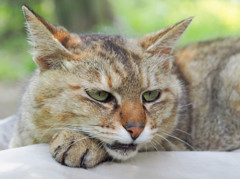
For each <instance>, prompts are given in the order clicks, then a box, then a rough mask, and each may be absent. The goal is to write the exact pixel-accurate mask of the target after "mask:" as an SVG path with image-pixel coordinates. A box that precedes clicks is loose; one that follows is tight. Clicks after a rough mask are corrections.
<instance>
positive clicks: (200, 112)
mask: <svg viewBox="0 0 240 179" xmlns="http://www.w3.org/2000/svg"><path fill="white" fill-rule="evenodd" d="M23 11H24V14H25V18H26V21H27V27H28V31H29V37H30V41H31V45H32V46H33V60H34V61H35V62H36V64H37V65H38V67H39V68H38V70H37V71H36V73H35V75H34V76H33V77H32V79H31V82H30V84H29V87H28V89H27V91H26V93H25V94H24V96H23V101H22V106H21V110H20V113H19V121H18V123H17V126H16V132H15V135H14V137H13V139H12V141H11V146H12V147H19V146H24V145H30V144H36V143H49V142H50V141H51V144H50V151H51V153H52V155H53V157H54V158H55V159H56V160H57V161H58V162H60V163H62V164H65V165H68V166H74V167H83V168H89V167H93V166H95V165H97V164H98V163H100V162H102V161H104V160H106V159H108V158H109V157H112V158H114V159H117V160H125V159H128V158H130V157H133V156H134V155H135V154H136V153H137V152H138V151H145V150H147V151H152V150H192V149H195V150H233V149H236V148H239V146H240V53H239V51H240V50H239V49H240V39H239V38H235V39H224V40H217V41H211V42H205V43H199V44H194V45H190V46H187V47H185V48H182V49H178V50H176V51H175V52H174V54H173V53H172V49H173V47H174V45H175V44H176V42H177V40H178V39H179V38H180V36H181V34H182V33H183V32H184V31H185V29H186V28H187V26H188V25H189V23H190V22H191V18H189V19H186V20H184V21H182V22H179V23H177V24H176V25H174V26H172V27H169V28H165V29H162V30H160V31H159V32H156V33H152V34H148V35H146V36H145V37H143V38H141V39H127V38H124V37H122V36H115V35H100V34H90V35H80V36H79V35H76V34H71V33H69V32H67V31H66V30H65V29H64V28H61V27H55V26H53V25H51V24H49V23H48V22H46V21H45V20H43V19H42V18H41V17H39V16H38V15H36V14H35V13H34V12H33V11H31V10H29V8H27V7H26V6H23ZM92 89H94V90H103V91H107V92H110V93H111V94H112V95H113V96H114V97H115V99H114V100H113V101H111V102H106V103H103V102H99V101H96V100H94V99H92V98H91V97H90V96H89V95H88V94H87V93H86V90H92ZM149 90H160V91H161V95H160V97H159V98H158V99H157V100H156V101H153V102H150V103H146V102H143V101H142V97H141V96H142V94H143V92H145V91H149ZM129 124H131V125H133V126H131V127H133V128H134V130H135V129H136V131H137V133H138V134H139V136H137V137H134V138H133V136H132V131H131V132H130V131H129V130H128V126H129ZM140 126H141V127H140ZM131 136H132V137H131Z"/></svg>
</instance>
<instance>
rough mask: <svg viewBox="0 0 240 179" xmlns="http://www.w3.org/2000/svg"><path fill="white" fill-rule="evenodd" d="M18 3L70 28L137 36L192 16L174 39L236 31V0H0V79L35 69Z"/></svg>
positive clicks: (239, 13) (239, 26)
mask: <svg viewBox="0 0 240 179" xmlns="http://www.w3.org/2000/svg"><path fill="white" fill-rule="evenodd" d="M24 3H25V4H27V5H28V6H29V7H31V8H32V9H33V10H34V11H35V12H37V13H38V14H39V15H40V16H42V17H44V18H45V19H46V20H48V21H50V22H51V23H53V24H61V25H63V26H65V27H66V28H67V29H69V30H70V31H73V32H80V33H89V32H101V33H111V34H122V35H125V36H131V37H140V36H141V35H143V34H145V33H148V32H152V31H156V30H159V29H161V28H163V27H165V26H169V25H172V24H174V23H176V22H178V21H180V20H182V19H185V18H188V17H190V16H194V20H193V22H192V24H191V26H190V27H189V29H188V30H187V31H186V33H185V35H184V36H183V38H182V39H181V42H180V43H179V45H185V44H188V43H193V42H196V41H203V40H206V39H215V38H222V37H229V36H237V35H240V23H239V18H240V1H239V0H181V1H180V0H109V1H107V0H0V81H16V80H22V79H24V78H26V77H27V76H29V74H30V73H31V72H32V71H33V70H34V69H35V64H34V63H33V62H32V60H31V56H30V54H29V53H28V51H29V49H30V47H29V45H28V44H27V40H26V39H27V37H26V33H25V28H24V18H23V15H22V11H21V5H22V4H24Z"/></svg>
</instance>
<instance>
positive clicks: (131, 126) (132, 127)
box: [125, 122, 144, 140]
mask: <svg viewBox="0 0 240 179" xmlns="http://www.w3.org/2000/svg"><path fill="white" fill-rule="evenodd" d="M125 128H126V130H127V131H128V133H129V134H130V136H131V137H132V139H133V140H135V139H136V138H138V136H139V135H140V134H141V133H142V131H143V129H144V124H143V123H141V124H138V123H132V122H130V123H128V124H127V125H126V126H125Z"/></svg>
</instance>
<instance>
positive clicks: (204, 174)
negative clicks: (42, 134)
mask: <svg viewBox="0 0 240 179" xmlns="http://www.w3.org/2000/svg"><path fill="white" fill-rule="evenodd" d="M0 178H4V179H8V178H10V179H12V178H52V179H55V178H57V179H60V178H87V179H91V178H98V179H102V178H104V179H105V178H111V179H112V178H119V179H120V178H121V179H123V178H124V179H128V178H137V179H140V178H144V179H146V178H147V179H150V178H164V179H171V178H178V179H181V178H184V179H185V178H186V179H187V178H189V179H207V178H209V179H210V178H211V179H213V178H216V179H221V178H222V179H239V178H240V152H149V153H140V154H139V155H138V156H137V157H136V158H134V159H132V160H130V161H127V162H124V163H113V162H108V163H104V164H101V165H99V166H97V167H96V168H93V169H88V170H86V169H81V168H70V167H66V166H62V165H60V164H58V163H57V162H56V161H54V159H53V158H52V157H51V155H50V153H49V146H48V145H47V144H38V145H32V146H27V147H22V148H16V149H8V150H3V151H1V152H0Z"/></svg>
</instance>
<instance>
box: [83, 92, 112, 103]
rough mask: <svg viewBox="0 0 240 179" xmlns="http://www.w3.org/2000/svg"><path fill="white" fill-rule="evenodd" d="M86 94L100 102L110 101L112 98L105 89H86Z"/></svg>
mask: <svg viewBox="0 0 240 179" xmlns="http://www.w3.org/2000/svg"><path fill="white" fill-rule="evenodd" d="M86 92H87V94H88V95H89V96H90V97H91V98H93V99H95V100H97V101H100V102H110V101H112V100H113V99H114V97H113V95H112V94H111V93H108V92H106V91H93V90H89V91H86Z"/></svg>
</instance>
